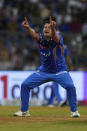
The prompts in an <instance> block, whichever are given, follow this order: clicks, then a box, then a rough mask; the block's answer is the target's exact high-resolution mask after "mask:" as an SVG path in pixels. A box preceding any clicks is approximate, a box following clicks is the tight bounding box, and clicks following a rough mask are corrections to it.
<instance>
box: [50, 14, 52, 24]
mask: <svg viewBox="0 0 87 131" xmlns="http://www.w3.org/2000/svg"><path fill="white" fill-rule="evenodd" d="M50 24H52V18H51V16H50Z"/></svg>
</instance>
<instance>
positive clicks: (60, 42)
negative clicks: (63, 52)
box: [57, 32, 63, 46]
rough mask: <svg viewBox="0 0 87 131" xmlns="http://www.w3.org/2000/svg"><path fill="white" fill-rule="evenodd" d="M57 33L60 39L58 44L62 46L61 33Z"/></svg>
mask: <svg viewBox="0 0 87 131" xmlns="http://www.w3.org/2000/svg"><path fill="white" fill-rule="evenodd" d="M57 35H58V37H59V39H60V41H59V44H60V45H61V46H63V37H62V35H61V34H60V33H59V32H57Z"/></svg>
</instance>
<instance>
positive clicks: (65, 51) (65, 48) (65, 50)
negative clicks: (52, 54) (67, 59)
mask: <svg viewBox="0 0 87 131" xmlns="http://www.w3.org/2000/svg"><path fill="white" fill-rule="evenodd" d="M68 55H69V50H68V48H67V46H66V45H64V56H68Z"/></svg>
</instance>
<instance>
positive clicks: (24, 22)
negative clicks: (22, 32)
mask: <svg viewBox="0 0 87 131" xmlns="http://www.w3.org/2000/svg"><path fill="white" fill-rule="evenodd" d="M22 26H23V27H25V28H29V27H30V26H29V23H28V20H27V18H26V17H25V18H24V21H23V22H22Z"/></svg>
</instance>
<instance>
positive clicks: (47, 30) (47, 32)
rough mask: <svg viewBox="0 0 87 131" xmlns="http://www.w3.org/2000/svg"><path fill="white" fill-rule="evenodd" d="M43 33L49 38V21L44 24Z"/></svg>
mask: <svg viewBox="0 0 87 131" xmlns="http://www.w3.org/2000/svg"><path fill="white" fill-rule="evenodd" d="M43 34H44V36H45V37H46V38H51V27H50V24H49V23H46V24H45V25H44V28H43Z"/></svg>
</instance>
